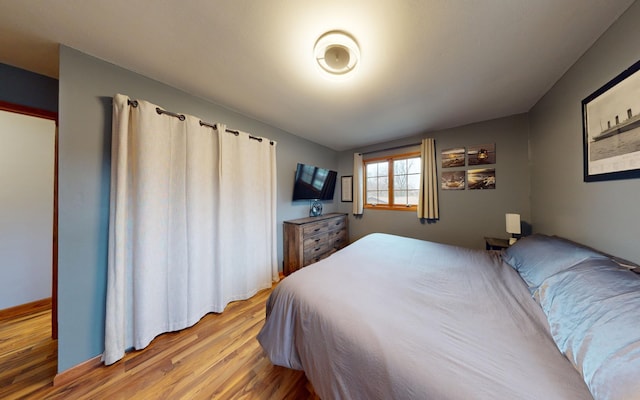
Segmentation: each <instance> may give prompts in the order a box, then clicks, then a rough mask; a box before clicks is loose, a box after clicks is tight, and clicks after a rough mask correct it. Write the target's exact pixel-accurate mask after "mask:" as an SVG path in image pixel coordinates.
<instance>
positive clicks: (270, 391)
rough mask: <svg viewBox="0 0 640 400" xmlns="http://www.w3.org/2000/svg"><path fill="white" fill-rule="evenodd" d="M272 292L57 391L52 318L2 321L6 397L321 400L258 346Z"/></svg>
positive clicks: (0, 381)
mask: <svg viewBox="0 0 640 400" xmlns="http://www.w3.org/2000/svg"><path fill="white" fill-rule="evenodd" d="M271 290H272V289H268V290H264V291H261V292H259V293H258V294H256V295H255V296H254V297H253V298H251V299H249V300H245V301H238V302H234V303H231V304H230V305H229V306H228V307H227V309H226V310H225V311H224V313H222V314H208V315H206V316H205V317H204V318H202V320H200V322H198V323H197V324H196V325H194V326H193V327H191V328H188V329H184V330H182V331H179V332H172V333H166V334H163V335H160V336H158V337H157V338H156V339H154V341H153V342H152V343H151V344H150V345H149V346H148V347H147V348H146V349H144V350H140V351H135V352H131V353H128V354H127V355H126V356H125V358H124V359H122V360H120V361H119V362H117V363H115V364H113V365H111V366H104V365H103V366H100V367H99V368H96V369H92V370H91V371H90V372H89V373H87V374H85V375H83V376H82V377H80V378H78V379H76V380H73V381H70V382H68V383H64V384H62V385H59V386H56V387H52V381H53V377H54V375H55V370H56V352H55V349H56V348H57V347H56V343H55V341H53V340H51V339H50V333H51V323H50V312H49V314H48V315H47V314H46V313H34V314H33V315H30V316H28V317H22V318H20V319H19V320H16V321H13V320H9V321H6V320H5V321H0V398H1V399H18V398H28V399H41V398H45V399H109V400H112V399H314V400H317V399H318V398H317V396H316V395H315V394H314V393H313V388H312V387H311V385H310V384H309V382H308V381H307V379H306V377H305V375H304V373H303V372H302V371H294V370H290V369H287V368H282V367H277V366H273V365H272V364H271V363H270V361H269V359H268V358H267V356H266V354H265V353H264V352H263V350H262V348H261V347H260V345H259V344H258V341H257V340H256V335H257V334H258V332H259V330H260V328H261V327H262V325H263V323H264V316H265V302H266V299H267V297H268V296H269V294H270V293H271Z"/></svg>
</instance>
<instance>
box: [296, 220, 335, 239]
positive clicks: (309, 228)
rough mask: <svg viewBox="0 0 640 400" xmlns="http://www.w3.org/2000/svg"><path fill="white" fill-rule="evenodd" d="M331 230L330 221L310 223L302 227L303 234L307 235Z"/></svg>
mask: <svg viewBox="0 0 640 400" xmlns="http://www.w3.org/2000/svg"><path fill="white" fill-rule="evenodd" d="M328 231H329V222H328V221H320V222H315V223H313V224H308V225H305V226H303V227H302V234H303V235H304V236H305V237H307V236H311V235H317V234H319V233H324V232H328Z"/></svg>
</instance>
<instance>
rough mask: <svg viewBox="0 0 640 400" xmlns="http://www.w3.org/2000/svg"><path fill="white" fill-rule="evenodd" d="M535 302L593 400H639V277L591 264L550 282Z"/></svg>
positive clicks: (609, 265)
mask: <svg viewBox="0 0 640 400" xmlns="http://www.w3.org/2000/svg"><path fill="white" fill-rule="evenodd" d="M534 297H535V298H536V299H537V300H538V302H539V303H540V305H541V306H542V310H543V311H544V313H545V314H546V315H547V320H548V321H549V327H550V329H551V335H552V336H553V340H554V341H555V342H556V345H557V346H558V349H560V351H561V352H562V353H563V354H564V355H565V356H567V358H568V359H569V361H571V363H572V364H573V365H574V366H575V368H576V369H577V370H578V371H579V372H580V374H581V375H582V377H583V378H584V381H585V383H586V384H587V386H588V387H589V390H590V391H591V394H592V395H593V397H594V398H595V399H597V400H623V399H625V400H626V399H637V398H640V314H639V313H638V310H639V309H640V275H637V274H634V273H633V272H631V271H629V270H628V269H625V268H623V267H620V266H619V265H617V264H616V263H614V262H613V261H610V260H597V259H590V260H587V261H583V262H581V263H579V264H577V265H575V266H573V267H572V268H570V269H568V270H566V271H564V272H559V273H557V274H555V275H553V276H551V277H549V278H548V279H547V280H545V281H544V282H543V283H542V284H541V285H540V287H539V289H538V290H537V291H536V292H535V293H534Z"/></svg>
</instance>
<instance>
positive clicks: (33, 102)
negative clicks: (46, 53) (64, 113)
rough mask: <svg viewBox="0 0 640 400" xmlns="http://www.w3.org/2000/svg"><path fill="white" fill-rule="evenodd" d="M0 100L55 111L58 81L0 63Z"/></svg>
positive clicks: (56, 107) (56, 109) (56, 108)
mask: <svg viewBox="0 0 640 400" xmlns="http://www.w3.org/2000/svg"><path fill="white" fill-rule="evenodd" d="M0 100H2V101H6V102H9V103H14V104H20V105H23V106H29V107H34V108H39V109H42V110H47V111H53V112H57V111H58V81H57V80H55V79H53V78H49V77H47V76H44V75H39V74H35V73H33V72H29V71H25V70H23V69H20V68H16V67H12V66H10V65H6V64H0Z"/></svg>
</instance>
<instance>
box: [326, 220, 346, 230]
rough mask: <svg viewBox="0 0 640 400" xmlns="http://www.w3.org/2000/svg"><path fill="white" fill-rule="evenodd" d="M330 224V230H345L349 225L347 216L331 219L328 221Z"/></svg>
mask: <svg viewBox="0 0 640 400" xmlns="http://www.w3.org/2000/svg"><path fill="white" fill-rule="evenodd" d="M328 225H329V226H328V229H329V230H330V231H333V230H343V229H344V228H345V227H346V226H347V217H342V218H335V219H333V220H331V221H328Z"/></svg>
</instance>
